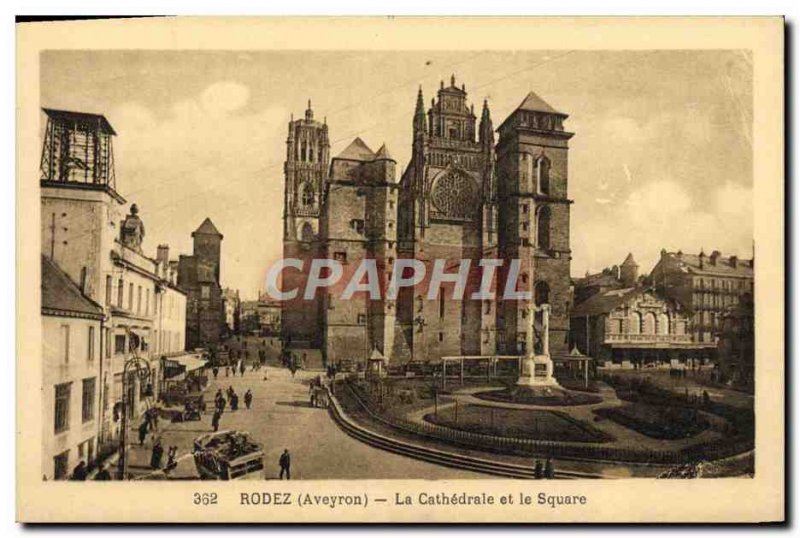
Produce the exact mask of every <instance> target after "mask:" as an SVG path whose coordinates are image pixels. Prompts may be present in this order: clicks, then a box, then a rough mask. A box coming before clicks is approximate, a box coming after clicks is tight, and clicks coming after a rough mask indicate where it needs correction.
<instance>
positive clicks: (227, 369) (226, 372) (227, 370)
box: [225, 364, 231, 377]
mask: <svg viewBox="0 0 800 538" xmlns="http://www.w3.org/2000/svg"><path fill="white" fill-rule="evenodd" d="M230 371H231V369H230V367H229V366H228V365H227V364H226V365H225V377H228V374H229V372H230Z"/></svg>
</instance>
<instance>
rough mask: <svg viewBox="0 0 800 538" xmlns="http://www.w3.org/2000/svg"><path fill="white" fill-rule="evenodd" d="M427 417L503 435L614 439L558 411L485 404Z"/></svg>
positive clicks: (589, 440)
mask: <svg viewBox="0 0 800 538" xmlns="http://www.w3.org/2000/svg"><path fill="white" fill-rule="evenodd" d="M425 420H426V421H428V422H430V423H432V424H438V425H440V426H447V427H449V428H454V429H458V430H464V431H469V432H473V433H482V434H487V435H497V436H499V437H516V438H520V439H538V440H543V441H573V442H578V443H603V442H608V441H612V440H613V439H612V438H611V437H610V436H609V435H608V434H606V433H604V432H602V431H600V430H598V429H597V428H594V427H593V426H591V425H589V424H586V423H584V422H581V421H579V420H577V419H574V418H572V417H570V416H569V415H567V414H566V413H560V412H556V411H545V410H528V409H504V408H499V407H489V406H483V405H465V406H462V405H459V406H458V416H457V417H456V410H455V406H452V407H448V408H447V409H445V410H440V411H439V413H438V415H434V414H433V413H430V414H428V415H425Z"/></svg>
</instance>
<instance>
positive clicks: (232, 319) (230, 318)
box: [222, 288, 241, 335]
mask: <svg viewBox="0 0 800 538" xmlns="http://www.w3.org/2000/svg"><path fill="white" fill-rule="evenodd" d="M222 303H223V305H224V307H223V308H224V309H225V328H226V331H225V332H227V334H228V335H230V334H237V333H238V332H239V323H240V314H241V313H240V309H241V307H240V303H241V301H240V300H239V290H233V289H231V288H225V289H223V290H222Z"/></svg>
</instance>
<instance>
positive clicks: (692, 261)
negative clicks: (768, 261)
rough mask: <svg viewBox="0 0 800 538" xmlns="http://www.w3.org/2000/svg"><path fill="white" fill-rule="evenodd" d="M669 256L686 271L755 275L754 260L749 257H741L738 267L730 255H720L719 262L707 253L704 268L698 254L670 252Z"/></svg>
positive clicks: (705, 273)
mask: <svg viewBox="0 0 800 538" xmlns="http://www.w3.org/2000/svg"><path fill="white" fill-rule="evenodd" d="M666 255H667V256H668V258H669V259H670V260H671V261H672V262H675V263H676V264H677V266H678V267H679V268H680V269H681V270H682V271H684V272H689V273H694V274H698V275H730V276H739V277H749V278H752V277H753V262H752V260H748V259H741V258H739V259H738V260H737V263H736V267H734V266H733V263H732V261H731V259H730V257H723V256H722V255H720V256H719V257H718V258H717V263H716V264H712V263H711V256H709V255H705V257H704V259H703V264H702V268H701V267H700V265H701V264H700V256H699V255H697V254H685V253H682V252H681V253H674V252H668V253H667V254H666Z"/></svg>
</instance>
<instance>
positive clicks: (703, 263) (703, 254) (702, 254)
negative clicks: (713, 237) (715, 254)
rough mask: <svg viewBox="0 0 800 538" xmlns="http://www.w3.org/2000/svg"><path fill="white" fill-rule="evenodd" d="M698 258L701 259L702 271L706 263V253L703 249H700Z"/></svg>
mask: <svg viewBox="0 0 800 538" xmlns="http://www.w3.org/2000/svg"><path fill="white" fill-rule="evenodd" d="M698 258H700V269H702V268H703V265H705V262H706V253H705V252H703V249H700V256H698Z"/></svg>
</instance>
